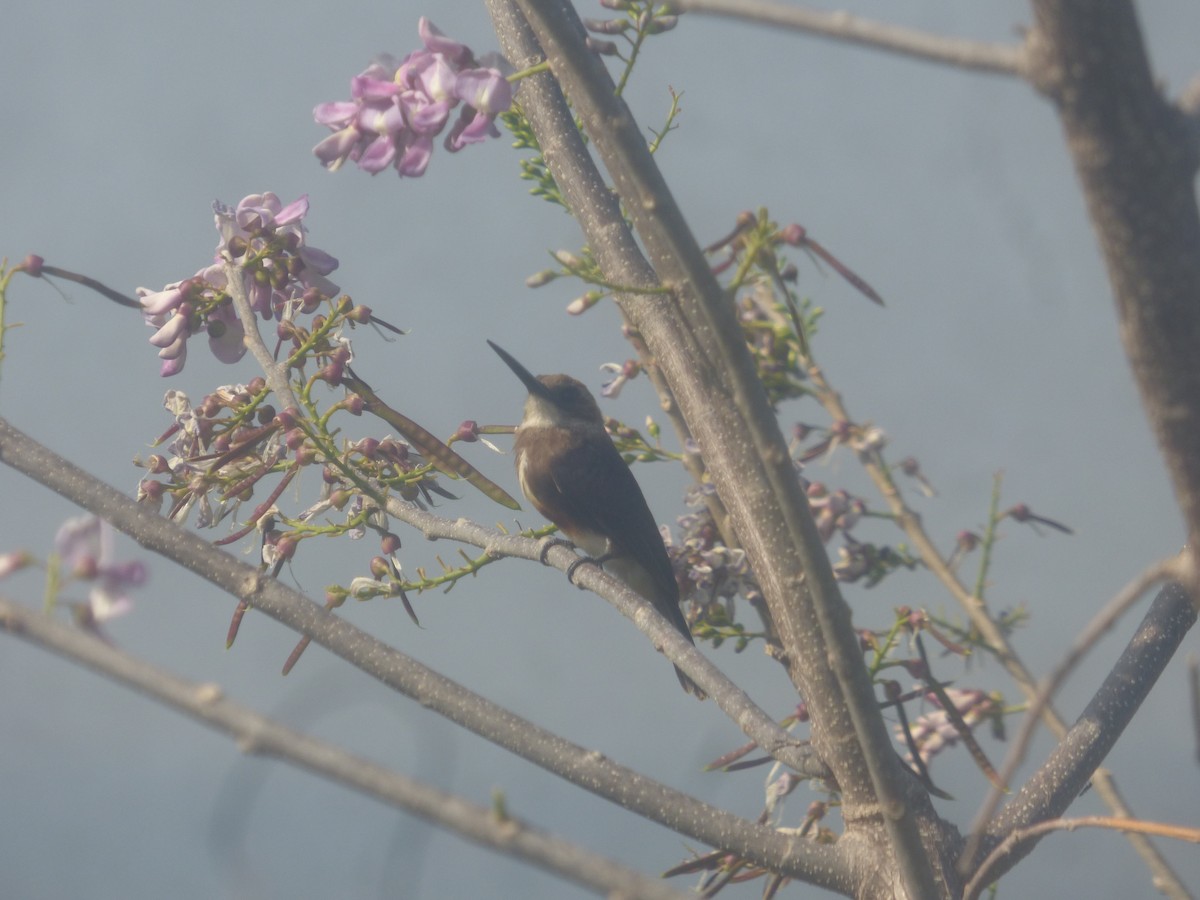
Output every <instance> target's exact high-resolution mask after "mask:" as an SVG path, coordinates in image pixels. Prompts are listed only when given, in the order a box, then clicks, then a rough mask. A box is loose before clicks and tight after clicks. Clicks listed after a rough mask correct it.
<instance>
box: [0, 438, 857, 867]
mask: <svg viewBox="0 0 1200 900" xmlns="http://www.w3.org/2000/svg"><path fill="white" fill-rule="evenodd" d="M0 462H3V463H5V464H6V465H8V466H11V467H12V468H14V469H16V470H17V471H19V472H23V473H24V474H26V475H28V476H29V477H31V478H32V479H34V480H35V481H37V482H39V483H41V484H43V485H45V486H46V487H49V488H50V489H51V490H54V491H56V492H57V493H59V494H61V495H62V496H63V497H66V498H67V499H68V500H70V501H71V502H73V503H75V504H77V505H79V506H81V507H83V508H84V509H87V510H89V511H91V512H93V513H95V514H96V515H99V516H102V517H104V518H105V519H107V520H108V521H109V522H111V523H112V525H113V526H114V527H115V528H117V529H118V530H120V531H122V532H124V533H125V534H127V535H129V537H131V538H133V539H134V540H135V541H137V542H138V543H139V544H140V545H141V546H143V547H145V548H146V549H147V550H150V551H151V552H153V553H158V554H160V555H162V556H165V557H167V558H169V559H171V560H173V561H174V562H177V563H179V564H180V565H183V566H185V567H186V568H188V569H190V570H191V571H193V572H195V573H196V574H198V575H200V576H201V577H202V578H204V579H206V580H207V581H209V582H211V583H212V584H214V585H216V586H217V587H219V588H220V589H221V590H223V591H226V592H228V593H229V594H231V595H233V596H234V597H237V598H238V599H240V600H244V601H246V602H247V603H248V604H249V605H250V606H252V607H253V608H255V609H257V610H258V611H260V612H263V613H266V614H267V615H268V616H270V617H271V618H273V619H275V620H276V621H278V622H281V623H283V624H284V625H286V626H288V627H289V628H292V629H293V630H295V631H298V632H300V633H301V634H304V635H307V636H308V637H310V638H312V640H313V641H315V642H316V643H318V644H320V645H321V646H323V647H325V648H326V649H327V650H329V651H330V652H331V653H334V654H335V655H337V656H340V657H341V658H342V659H344V660H346V661H347V662H349V663H350V664H351V665H353V666H355V667H357V668H358V669H361V670H362V671H363V672H365V673H367V674H368V675H370V676H372V677H373V678H375V679H377V680H378V681H380V682H382V683H383V684H386V685H388V686H389V687H391V688H393V689H394V690H396V691H399V692H400V693H402V694H404V695H405V696H408V697H411V698H412V699H414V700H416V701H417V702H418V703H420V704H421V705H422V706H424V707H426V708H427V709H430V710H433V711H434V712H436V713H438V714H439V715H442V716H445V717H446V718H447V719H449V720H450V721H452V722H455V723H457V724H459V725H461V726H463V727H464V728H466V729H467V730H469V731H472V732H474V733H475V734H477V735H479V736H480V737H482V738H484V739H485V740H488V741H491V742H492V743H494V744H496V745H498V746H500V747H503V748H505V749H506V750H509V751H511V752H513V753H515V754H517V755H518V756H521V757H522V758H524V759H527V760H529V761H530V762H532V763H534V764H535V765H538V766H540V767H542V768H544V769H546V770H547V771H549V772H552V773H554V774H556V775H559V776H560V777H562V778H564V779H566V780H568V781H570V782H572V783H573V784H577V785H579V786H581V787H583V788H585V789H586V790H588V791H591V792H592V793H594V794H596V795H597V796H600V797H603V798H605V799H608V800H610V801H611V802H613V803H616V804H618V805H620V806H622V807H624V808H626V809H628V810H629V811H631V812H633V813H636V814H637V815H641V816H644V817H645V818H648V819H650V820H651V821H655V822H659V823H661V824H663V825H666V826H667V827H668V828H672V829H674V830H676V831H678V832H680V833H682V834H686V835H688V836H690V837H692V838H694V839H695V840H698V841H702V842H704V843H706V844H708V845H710V846H713V847H718V848H722V849H725V850H728V851H730V852H732V853H737V854H739V855H740V856H742V857H744V858H746V859H748V860H751V861H753V862H754V863H755V864H757V865H761V866H763V867H764V868H767V869H770V870H772V871H776V872H783V873H785V874H788V875H792V876H794V877H802V878H806V879H807V880H809V881H811V882H812V883H815V884H822V885H825V886H829V887H834V886H835V885H837V884H844V883H845V879H846V877H847V875H846V871H845V867H844V862H843V859H842V856H843V854H842V853H841V851H840V850H839V849H838V848H836V847H830V846H826V845H818V844H815V843H814V842H812V841H809V840H806V839H804V838H800V837H795V836H790V835H786V834H783V833H781V832H779V831H776V830H774V829H771V828H766V827H763V826H761V825H757V824H755V823H752V822H747V821H746V820H744V819H741V818H739V817H738V816H735V815H733V814H732V813H728V812H726V811H724V810H721V809H717V808H715V807H713V806H710V805H708V804H706V803H702V802H701V801H699V800H697V799H695V798H694V797H689V796H688V795H686V794H683V793H681V792H679V791H675V790H673V789H671V788H669V787H667V786H666V785H663V784H660V783H658V782H656V781H654V780H652V779H650V778H647V777H646V776H644V775H642V774H640V773H638V772H635V771H633V770H632V769H628V768H625V767H624V766H620V765H617V764H616V763H613V762H611V761H610V760H608V759H606V758H604V757H603V756H601V755H600V754H597V753H594V752H592V751H590V750H588V749H587V748H585V747H581V746H579V745H577V744H573V743H571V742H569V741H567V740H564V739H563V738H561V737H559V736H558V735H556V734H554V733H552V732H550V731H547V730H546V729H544V728H541V727H539V726H537V725H535V724H534V723H533V722H530V721H529V720H527V719H523V718H521V717H520V716H517V715H515V714H514V713H512V712H511V711H509V710H507V709H504V708H503V707H501V706H498V705H497V704H495V703H492V702H491V701H490V700H487V699H485V698H484V697H481V696H479V695H478V694H475V693H473V692H471V691H469V690H467V689H466V688H464V687H462V686H461V685H459V684H457V683H455V682H454V681H451V680H450V679H448V678H446V677H445V676H443V675H441V674H439V673H438V672H435V671H434V670H432V669H430V668H428V667H426V666H424V665H422V664H421V663H419V662H417V661H416V660H414V659H412V658H411V657H408V656H405V655H404V654H403V653H400V652H399V651H397V650H395V649H393V648H392V647H389V646H388V645H386V644H384V643H383V642H382V641H379V640H377V639H376V638H374V637H372V636H371V635H369V634H366V633H365V632H363V631H361V630H360V629H358V628H356V627H355V626H353V625H351V624H350V623H349V622H347V621H345V620H344V619H341V618H339V617H337V616H335V615H333V614H332V613H331V612H330V611H329V610H326V609H324V608H323V607H321V606H319V605H317V604H316V603H313V602H312V601H311V600H309V599H308V598H306V597H304V596H303V595H302V594H299V593H297V592H296V591H293V590H292V589H290V588H288V587H287V586H285V585H283V584H282V583H280V582H278V581H275V580H273V579H270V578H266V577H265V576H264V575H263V574H262V573H260V572H259V571H258V570H257V569H255V568H253V567H251V566H248V565H246V564H245V563H243V562H241V561H240V560H238V559H236V558H235V557H233V556H230V555H229V554H228V553H225V552H223V551H221V550H219V549H217V548H215V547H213V546H212V545H211V544H209V543H208V542H206V541H204V540H202V539H201V538H199V537H198V536H196V535H194V534H192V533H191V532H190V531H188V530H187V529H185V528H183V527H181V526H179V525H177V524H175V523H173V522H171V521H169V520H167V519H164V518H162V517H161V516H159V515H158V514H157V513H155V512H154V511H152V510H151V509H149V508H147V507H144V506H140V505H139V504H137V503H136V502H134V501H133V500H131V499H129V498H128V497H126V496H125V495H123V494H121V493H120V492H119V491H117V490H115V489H113V488H112V487H109V486H108V485H106V484H104V483H103V482H100V481H98V480H97V479H95V478H93V477H92V476H91V475H89V474H88V473H87V472H84V471H83V470H82V469H80V468H78V467H77V466H75V465H73V464H71V463H70V462H68V461H67V460H65V459H63V458H62V457H60V456H58V455H57V454H55V453H53V452H51V451H50V450H48V449H47V448H45V447H43V446H41V445H40V444H38V443H37V442H35V441H33V440H32V439H30V438H28V437H27V436H25V435H23V434H22V433H21V432H20V431H18V430H17V429H15V428H13V427H12V425H10V424H9V423H8V422H6V421H5V420H3V419H0ZM789 740H790V738H789Z"/></svg>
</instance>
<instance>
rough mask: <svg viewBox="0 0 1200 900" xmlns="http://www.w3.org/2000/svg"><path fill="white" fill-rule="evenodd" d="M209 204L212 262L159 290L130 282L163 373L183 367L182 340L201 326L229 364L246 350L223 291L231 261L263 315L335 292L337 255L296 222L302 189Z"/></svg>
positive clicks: (286, 311) (289, 312)
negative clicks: (214, 240)
mask: <svg viewBox="0 0 1200 900" xmlns="http://www.w3.org/2000/svg"><path fill="white" fill-rule="evenodd" d="M213 209H214V212H215V219H216V227H217V231H218V233H219V234H220V236H221V238H220V242H219V243H218V245H217V253H216V260H215V262H214V263H212V264H211V265H208V266H206V267H204V268H203V269H201V270H200V271H199V272H197V273H196V274H195V275H193V276H192V277H191V278H188V279H187V280H185V281H177V282H174V283H173V284H168V285H167V286H166V287H164V288H163V289H162V290H159V291H152V290H150V289H148V288H138V289H137V294H138V297H139V299H140V301H141V304H142V314H143V317H144V318H145V320H146V324H147V325H149V326H150V327H151V328H153V329H154V334H153V335H152V336H151V338H150V343H151V344H152V345H153V346H155V347H158V348H159V350H158V356H159V359H161V360H162V365H161V368H160V370H159V371H160V374H162V375H164V376H169V375H175V374H177V373H178V372H181V371H182V370H183V366H184V363H185V362H186V360H187V342H188V339H189V338H190V337H192V335H195V334H199V333H201V332H204V333H205V334H207V336H208V345H209V349H210V350H211V351H212V353H213V355H214V356H215V357H216V358H217V359H219V360H220V361H221V362H224V363H235V362H237V361H238V360H240V359H241V358H242V356H243V355H244V354H245V352H246V344H245V340H244V339H245V326H244V324H243V323H242V322H241V320H240V319H239V318H238V317H237V314H236V312H235V311H234V309H233V303H232V299H231V298H230V296H229V290H228V288H229V280H228V274H227V272H226V266H227V264H228V262H229V261H231V260H232V261H233V262H234V263H236V264H238V265H239V266H240V267H241V270H242V273H243V278H244V287H245V291H246V295H247V297H248V298H249V300H250V306H251V308H252V309H253V310H254V311H255V312H257V313H258V314H259V315H261V316H262V317H263V318H264V319H271V318H275V319H278V320H280V321H282V320H284V319H285V318H290V317H291V316H294V315H295V313H296V312H297V311H298V310H299V309H301V308H304V309H305V310H307V311H312V310H313V309H315V307H316V304H315V303H314V302H312V301H313V298H314V297H316V298H322V297H332V296H334V295H336V294H337V293H338V286H337V285H336V284H334V283H333V282H331V281H330V280H329V279H328V278H326V276H327V275H328V274H329V273H330V272H332V271H333V270H334V269H336V268H337V266H338V261H337V260H336V259H335V258H334V257H333V256H330V255H329V254H328V253H326V252H325V251H324V250H320V249H318V248H316V247H312V246H310V245H309V244H308V240H307V231H306V229H305V228H304V224H303V219H304V217H305V216H306V215H307V214H308V197H307V195H306V196H302V197H300V198H298V199H297V200H294V201H292V202H291V203H289V204H287V205H286V206H285V205H284V204H283V203H282V202H281V201H280V199H279V197H277V196H276V195H275V194H272V193H269V192H268V193H264V194H251V195H250V196H248V197H245V198H243V199H242V201H241V202H239V203H238V205H237V206H236V207H235V208H232V209H231V208H230V207H228V206H225V205H224V204H222V203H215V204H213Z"/></svg>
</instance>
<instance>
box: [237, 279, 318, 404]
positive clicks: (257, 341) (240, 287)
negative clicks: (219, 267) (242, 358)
mask: <svg viewBox="0 0 1200 900" xmlns="http://www.w3.org/2000/svg"><path fill="white" fill-rule="evenodd" d="M245 275H246V273H245V271H244V270H243V269H242V268H241V266H239V265H238V264H237V263H235V262H234V261H233V260H231V259H227V260H225V281H226V284H227V287H226V290H228V291H229V296H230V298H231V299H232V300H233V308H234V311H235V312H236V313H237V317H238V320H239V321H240V322H241V323H242V330H243V331H244V332H245V337H244V338H243V340H244V341H245V342H246V347H247V348H248V349H249V350H250V353H251V354H253V356H254V359H255V361H257V362H258V365H259V368H261V369H262V370H263V375H265V376H266V379H267V384H268V385H269V386H270V388H271V391H272V392H273V393H274V394H275V397H276V399H277V401H278V402H279V405H280V407H281V408H283V409H300V404H299V402H297V400H296V395H295V394H294V393H293V392H292V385H291V382H290V381H289V380H288V371H287V363H286V362H283V363H281V362H277V361H276V359H275V357H274V355H273V354H272V353H271V350H270V348H269V347H267V345H266V342H264V341H263V339H262V334H261V333H260V332H259V330H258V321H259V319H258V316H257V315H256V314H255V312H254V309H253V307H251V306H250V298H249V297H247V296H246V280H245Z"/></svg>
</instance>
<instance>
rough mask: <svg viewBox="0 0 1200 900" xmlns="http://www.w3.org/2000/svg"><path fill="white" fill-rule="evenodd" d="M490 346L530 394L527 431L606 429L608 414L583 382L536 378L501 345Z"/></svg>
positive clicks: (525, 421) (524, 423) (557, 377)
mask: <svg viewBox="0 0 1200 900" xmlns="http://www.w3.org/2000/svg"><path fill="white" fill-rule="evenodd" d="M488 346H490V347H491V348H492V349H493V350H495V351H496V354H497V355H498V356H499V357H500V358H501V359H502V360H504V362H505V363H506V364H507V365H508V367H509V368H510V369H512V370H513V373H514V374H515V375H516V376H517V377H518V378H520V379H521V383H522V384H524V385H525V389H526V390H527V391H529V399H528V400H526V401H525V418H524V419H523V420H522V421H521V425H522V426H524V427H529V426H533V427H539V426H541V427H560V428H561V427H570V426H572V425H574V426H579V425H586V426H591V427H596V426H599V427H600V428H601V429H603V428H604V414H603V413H601V412H600V406H599V405H598V404H597V403H596V398H595V397H593V396H592V392H591V391H589V390H588V389H587V388H586V387H585V386H584V385H583V383H582V382H581V381H578V380H576V379H574V378H572V377H571V376H570V375H537V376H535V375H533V374H532V373H531V372H530V371H529V370H528V369H527V368H525V367H524V366H523V365H521V364H520V363H519V362H517V360H516V359H515V358H514V357H513V356H512V355H511V354H509V353H508V351H506V350H504V349H503V348H502V347H500V346H498V345H497V344H494V343H492V342H491V341H488Z"/></svg>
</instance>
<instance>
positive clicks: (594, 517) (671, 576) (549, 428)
mask: <svg viewBox="0 0 1200 900" xmlns="http://www.w3.org/2000/svg"><path fill="white" fill-rule="evenodd" d="M488 346H490V347H491V348H492V349H493V350H495V351H496V354H497V355H498V356H499V357H500V358H501V359H502V360H504V362H505V363H506V364H507V365H508V367H509V368H510V369H512V371H513V373H514V374H515V375H516V376H517V378H519V379H520V380H521V383H522V384H524V385H525V389H526V390H527V391H528V392H529V396H528V398H527V399H526V401H525V412H524V416H523V418H522V419H521V424H520V425H518V426H517V429H516V440H515V441H514V443H513V451H514V455H515V457H516V468H517V480H518V481H519V482H520V484H521V491H522V492H523V493H524V494H525V496H526V497H527V498H528V499H529V502H530V503H532V504H533V505H534V507H536V509H537V511H538V512H539V513H541V514H542V515H543V516H545V517H546V518H547V519H549V520H550V521H551V522H553V523H554V524H555V525H557V526H558V529H559V531H561V532H562V533H563V534H565V535H566V536H567V537H568V538H569V539H570V541H571V542H572V543H573V544H574V545H575V546H576V547H579V548H580V549H582V550H583V551H584V552H585V553H587V554H588V555H589V556H590V557H592V559H593V560H594V561H595V562H597V563H600V564H601V565H603V566H604V567H605V568H606V569H608V570H609V571H610V572H611V573H612V574H614V575H616V576H617V578H619V579H620V580H621V581H623V582H624V583H625V584H627V585H628V586H629V587H630V588H631V589H632V590H633V591H635V592H636V593H638V594H640V595H641V596H643V597H645V598H646V599H647V600H648V601H650V604H651V605H652V606H653V607H654V608H655V609H656V610H658V612H659V613H660V614H662V615H663V616H665V617H666V619H667V620H668V621H669V622H670V623H671V624H672V625H674V626H675V630H676V631H678V632H679V633H680V634H682V635H683V636H684V637H686V638H687V639H688V641H690V642H691V643H692V645H693V646H695V643H696V642H695V640H694V639H693V638H692V631H691V629H690V628H689V627H688V623H687V619H686V618H684V615H683V612H682V611H681V610H680V608H679V584H678V582H677V581H676V580H675V572H674V569H673V568H672V567H671V559H670V557H668V556H667V548H666V546H665V545H664V544H663V539H662V535H661V534H660V533H659V530H658V525H657V524H656V522H655V520H654V516H653V514H652V513H651V512H650V507H649V506H648V505H647V503H646V498H645V496H644V495H643V494H642V489H641V488H640V487H639V486H638V483H637V479H636V478H634V476H633V473H632V472H631V471H630V470H629V466H628V465H626V463H625V460H624V459H622V458H621V454H620V452H618V450H617V448H616V446H614V444H613V442H612V438H610V437H609V435H608V432H607V431H606V430H605V428H604V415H603V413H601V412H600V407H599V405H598V404H597V403H596V398H595V397H593V396H592V393H591V391H589V390H588V389H587V388H586V387H585V386H584V385H583V383H582V382H580V381H578V380H577V379H575V378H572V377H571V376H569V375H539V376H534V375H533V374H532V373H530V371H529V370H528V369H526V368H525V367H524V366H523V365H521V363H519V362H517V360H516V359H515V358H514V357H513V356H512V355H511V354H509V353H508V352H507V351H506V350H504V349H503V348H502V347H500V346H499V345H497V344H495V343H494V342H492V341H488ZM675 674H676V676H677V677H678V678H679V683H680V684H681V685H682V686H683V689H684V690H685V691H687V692H688V693H689V694H692V695H693V696H695V697H696V698H697V699H699V700H703V699H705V697H706V696H707V695H706V694H705V692H704V691H703V689H701V687H700V686H699V685H698V684H696V683H695V682H694V681H692V679H691V678H689V677H688V676H687V675H686V674H684V672H683V671H682V670H680V668H679V667H678V666H676V667H675Z"/></svg>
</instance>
